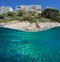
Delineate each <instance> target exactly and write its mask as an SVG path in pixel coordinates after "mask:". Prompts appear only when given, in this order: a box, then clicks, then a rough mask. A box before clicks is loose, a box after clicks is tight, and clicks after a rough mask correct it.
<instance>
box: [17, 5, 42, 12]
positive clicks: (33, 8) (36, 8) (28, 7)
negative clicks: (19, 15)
mask: <svg viewBox="0 0 60 62" xmlns="http://www.w3.org/2000/svg"><path fill="white" fill-rule="evenodd" d="M20 10H24V11H27V12H30V11H32V12H37V13H41V11H42V10H41V6H40V5H21V6H16V12H18V11H20Z"/></svg>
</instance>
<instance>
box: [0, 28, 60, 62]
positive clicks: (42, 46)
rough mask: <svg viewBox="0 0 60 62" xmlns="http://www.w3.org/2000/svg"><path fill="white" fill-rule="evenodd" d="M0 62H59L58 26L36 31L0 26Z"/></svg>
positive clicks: (59, 42)
mask: <svg viewBox="0 0 60 62" xmlns="http://www.w3.org/2000/svg"><path fill="white" fill-rule="evenodd" d="M0 62H60V27H55V28H51V29H48V30H44V31H38V32H24V31H19V30H14V29H8V28H2V27H0Z"/></svg>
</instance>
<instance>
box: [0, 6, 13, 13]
mask: <svg viewBox="0 0 60 62" xmlns="http://www.w3.org/2000/svg"><path fill="white" fill-rule="evenodd" d="M8 11H13V9H12V8H11V7H7V6H1V7H0V14H4V13H7V12H8Z"/></svg>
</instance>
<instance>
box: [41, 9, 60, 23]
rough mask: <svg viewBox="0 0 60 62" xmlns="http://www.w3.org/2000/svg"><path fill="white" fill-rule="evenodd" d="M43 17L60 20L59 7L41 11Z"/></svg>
mask: <svg viewBox="0 0 60 62" xmlns="http://www.w3.org/2000/svg"><path fill="white" fill-rule="evenodd" d="M41 15H42V17H44V18H48V19H52V20H54V22H55V21H56V22H60V17H59V16H60V13H59V10H57V9H51V8H47V9H45V10H44V11H42V13H41Z"/></svg>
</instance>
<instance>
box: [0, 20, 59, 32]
mask: <svg viewBox="0 0 60 62" xmlns="http://www.w3.org/2000/svg"><path fill="white" fill-rule="evenodd" d="M57 26H60V23H58V22H45V23H43V22H36V23H30V22H28V21H25V22H24V21H23V22H19V21H11V22H8V23H0V27H6V28H11V29H17V30H23V31H39V30H40V31H42V30H46V29H49V28H53V27H57Z"/></svg>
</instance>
